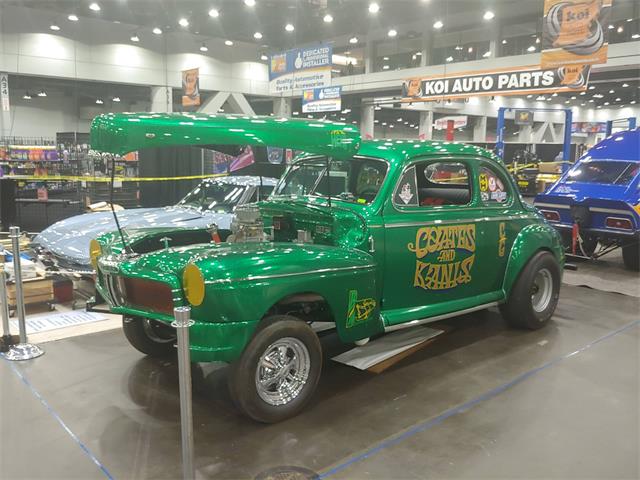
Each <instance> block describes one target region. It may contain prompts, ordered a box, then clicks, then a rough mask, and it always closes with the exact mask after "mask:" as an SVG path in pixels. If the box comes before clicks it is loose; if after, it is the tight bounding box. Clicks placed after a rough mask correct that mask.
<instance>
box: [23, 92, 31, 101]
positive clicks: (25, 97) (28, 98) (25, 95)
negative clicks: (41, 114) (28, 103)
mask: <svg viewBox="0 0 640 480" xmlns="http://www.w3.org/2000/svg"><path fill="white" fill-rule="evenodd" d="M22 98H24V99H25V100H31V95H30V94H29V92H25V94H24V95H23V96H22Z"/></svg>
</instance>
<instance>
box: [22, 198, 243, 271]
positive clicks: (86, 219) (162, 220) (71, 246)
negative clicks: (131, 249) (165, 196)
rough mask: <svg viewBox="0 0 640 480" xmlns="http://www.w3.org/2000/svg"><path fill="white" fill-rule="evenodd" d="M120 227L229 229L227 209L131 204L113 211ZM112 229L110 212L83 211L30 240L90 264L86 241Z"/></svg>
mask: <svg viewBox="0 0 640 480" xmlns="http://www.w3.org/2000/svg"><path fill="white" fill-rule="evenodd" d="M117 215H118V222H119V223H120V226H121V227H122V228H123V229H126V228H127V227H130V228H136V229H140V228H152V227H176V228H177V227H206V226H208V225H210V224H212V223H215V224H216V225H217V226H218V228H220V229H229V228H230V226H231V219H232V217H233V214H231V213H215V212H199V211H197V210H195V209H190V208H184V207H179V206H175V207H164V208H134V209H131V210H124V211H121V212H117ZM115 229H116V224H115V221H114V219H113V213H111V212H96V213H86V214H84V215H77V216H75V217H70V218H67V219H65V220H62V221H60V222H57V223H54V224H53V225H51V226H50V227H48V228H47V229H45V230H43V231H42V232H41V233H40V234H38V235H37V236H36V237H35V238H34V241H33V242H34V243H35V244H37V245H40V246H41V247H43V248H44V249H45V250H47V251H49V252H51V253H53V254H54V255H55V256H56V257H58V258H59V259H61V260H64V261H65V262H68V263H71V264H75V265H78V266H84V267H87V268H91V267H90V260H89V242H90V241H91V240H92V239H94V238H96V237H99V236H100V235H102V234H104V233H107V232H110V231H113V230H115Z"/></svg>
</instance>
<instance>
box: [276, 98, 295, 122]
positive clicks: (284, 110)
mask: <svg viewBox="0 0 640 480" xmlns="http://www.w3.org/2000/svg"><path fill="white" fill-rule="evenodd" d="M291 103H292V102H291V98H288V97H277V98H274V99H273V114H274V115H276V116H277V117H290V116H291Z"/></svg>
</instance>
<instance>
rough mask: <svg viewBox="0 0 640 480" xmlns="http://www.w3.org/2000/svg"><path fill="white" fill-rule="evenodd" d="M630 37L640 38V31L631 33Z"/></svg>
mask: <svg viewBox="0 0 640 480" xmlns="http://www.w3.org/2000/svg"><path fill="white" fill-rule="evenodd" d="M631 38H633V39H634V40H637V39H638V38H640V33H634V34H633V35H631Z"/></svg>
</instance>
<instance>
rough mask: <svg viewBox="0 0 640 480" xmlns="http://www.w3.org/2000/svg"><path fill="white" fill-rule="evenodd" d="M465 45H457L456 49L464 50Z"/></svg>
mask: <svg viewBox="0 0 640 480" xmlns="http://www.w3.org/2000/svg"><path fill="white" fill-rule="evenodd" d="M463 48H464V47H463V46H462V45H456V48H455V49H456V50H462V49H463Z"/></svg>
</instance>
